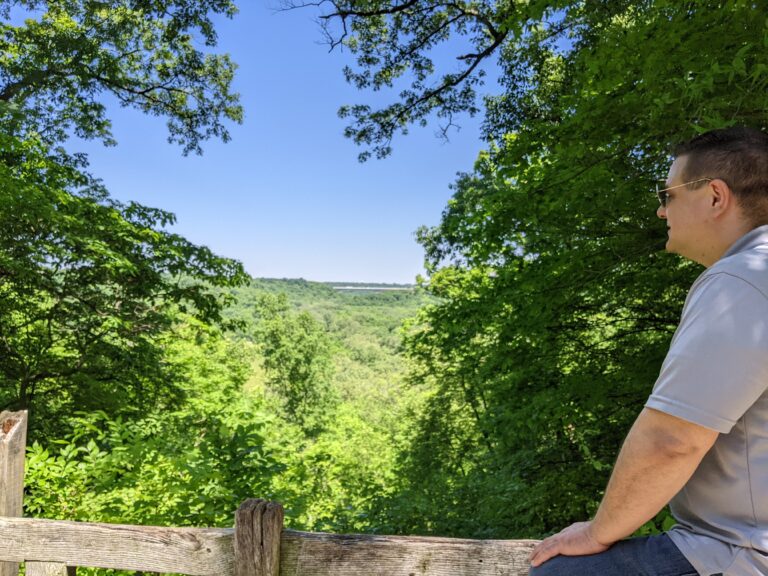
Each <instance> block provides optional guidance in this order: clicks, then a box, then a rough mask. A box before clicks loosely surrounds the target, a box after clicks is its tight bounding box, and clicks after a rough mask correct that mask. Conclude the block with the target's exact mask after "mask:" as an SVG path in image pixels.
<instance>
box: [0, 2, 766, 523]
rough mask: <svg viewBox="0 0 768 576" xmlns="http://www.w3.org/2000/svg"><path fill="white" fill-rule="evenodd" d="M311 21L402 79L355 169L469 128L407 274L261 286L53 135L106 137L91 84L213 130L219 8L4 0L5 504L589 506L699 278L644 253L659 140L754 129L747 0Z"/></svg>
mask: <svg viewBox="0 0 768 576" xmlns="http://www.w3.org/2000/svg"><path fill="white" fill-rule="evenodd" d="M287 7H289V8H299V7H300V6H297V5H296V4H292V5H290V6H287ZM19 8H21V9H24V10H26V11H29V12H30V13H32V14H33V15H34V18H29V19H27V20H25V21H23V22H19V21H18V19H17V20H13V21H12V19H11V18H10V16H9V15H10V14H11V11H12V10H13V9H19ZM301 8H302V9H304V10H308V11H312V10H315V11H316V14H319V15H320V21H321V23H322V24H323V25H324V26H325V28H324V31H325V34H326V39H327V40H328V42H329V43H330V45H331V47H332V48H338V47H343V48H344V49H346V50H348V51H349V53H350V54H351V55H352V56H353V57H354V58H355V62H356V65H355V66H351V67H349V68H347V69H346V71H345V74H346V77H347V79H348V80H349V82H350V83H352V84H353V85H354V86H355V87H357V88H359V89H361V90H363V91H365V90H376V91H379V90H381V91H382V93H385V94H390V95H392V99H393V103H392V104H391V105H389V106H385V107H382V108H380V109H375V108H374V107H372V106H371V105H369V104H365V103H363V104H352V105H344V106H342V108H341V109H340V110H339V114H340V116H341V117H342V118H344V119H347V120H348V121H349V122H350V124H349V125H348V127H347V129H346V135H347V136H348V137H350V138H351V139H352V140H354V141H355V142H356V143H358V144H359V145H360V146H362V152H361V153H360V159H361V160H363V161H366V160H370V161H373V160H371V159H378V160H376V161H383V162H386V157H387V156H388V155H389V154H392V153H393V150H394V153H396V149H397V142H398V139H399V138H401V137H406V136H405V134H406V133H407V132H408V129H409V127H412V126H419V125H430V126H437V127H438V131H442V132H443V133H444V134H450V130H451V129H452V127H453V126H455V124H456V123H457V122H459V121H460V118H461V117H462V115H465V114H482V117H483V119H484V121H483V138H484V141H485V143H486V149H485V151H484V152H482V153H481V154H480V155H479V156H478V158H477V159H476V162H475V164H474V168H473V170H471V171H469V172H467V173H462V174H459V175H458V176H457V179H456V181H455V182H454V183H453V191H452V192H453V196H452V198H451V200H450V201H449V203H448V205H447V206H446V207H445V209H444V211H443V213H442V217H441V219H440V222H439V224H437V225H436V226H433V227H429V228H426V227H425V228H422V229H420V230H419V231H418V234H417V236H418V241H419V242H420V244H421V245H422V247H423V249H424V253H425V261H426V270H425V274H424V277H423V278H420V280H419V283H418V286H417V287H416V288H414V289H413V290H411V291H405V292H396V291H392V292H378V293H363V292H350V293H346V292H345V293H341V292H339V291H336V290H335V289H334V287H332V286H328V285H323V284H317V283H311V282H305V281H299V280H288V281H277V280H258V279H252V278H250V277H249V276H248V275H247V274H246V273H245V271H244V270H243V267H242V265H240V264H239V263H238V262H236V261H234V260H231V259H229V258H227V257H226V255H224V256H220V255H216V254H213V253H212V252H211V251H210V250H209V249H208V248H206V247H204V246H199V245H196V244H193V243H191V242H189V241H188V240H186V239H185V238H183V237H181V236H179V235H177V234H174V233H173V232H171V231H169V229H170V228H169V226H170V225H171V224H173V222H174V216H173V214H171V213H169V212H166V211H164V210H159V209H154V208H150V207H147V206H143V205H141V204H137V203H120V202H118V201H116V200H114V199H113V198H112V197H111V196H110V194H109V191H108V190H106V189H105V187H104V185H103V184H102V182H101V181H100V180H99V179H98V175H93V174H90V173H89V171H88V164H87V158H85V157H84V156H83V155H81V154H78V153H77V152H76V151H74V150H69V149H68V148H67V140H68V137H69V136H70V135H72V134H76V135H77V136H78V137H80V138H84V139H92V140H96V141H102V142H104V143H105V144H114V141H113V137H112V134H111V131H110V127H111V125H110V121H109V114H108V112H109V110H108V107H107V106H106V105H105V104H104V103H103V102H102V100H100V97H102V96H103V95H104V94H108V95H110V97H111V98H114V99H116V100H117V101H118V102H119V103H120V104H121V105H123V106H127V107H132V108H135V109H137V110H139V111H141V112H143V113H145V114H148V115H152V116H158V117H160V118H162V119H163V120H165V121H166V122H167V123H168V129H169V132H168V134H169V140H170V141H171V143H174V144H177V145H179V146H180V147H181V149H182V152H183V153H196V152H198V151H200V150H201V148H202V147H203V146H204V144H205V142H206V140H208V139H210V138H216V139H220V140H223V141H227V140H229V138H230V134H229V132H228V128H227V127H228V126H229V125H231V124H232V123H237V122H241V121H242V120H243V110H242V108H241V106H240V103H239V100H238V96H237V94H236V93H234V92H233V91H232V89H231V82H232V79H233V77H234V75H235V65H234V63H233V62H232V61H231V60H230V59H229V57H228V56H227V55H225V54H218V53H216V52H215V50H214V49H215V46H216V42H217V36H216V31H215V26H214V23H213V18H214V16H216V17H236V16H235V14H236V11H237V9H236V3H235V2H232V1H229V0H154V1H152V2H149V1H143V0H105V1H100V2H94V1H90V0H66V1H65V0H47V1H44V0H23V1H22V0H0V16H2V17H3V18H4V20H3V23H2V35H1V36H0V128H1V131H0V222H1V223H2V225H0V408H2V409H29V411H30V417H31V430H30V441H31V442H30V448H29V453H28V460H27V494H26V495H25V498H26V500H25V505H26V512H27V513H28V514H30V515H35V516H41V517H56V518H63V519H78V520H86V519H87V520H94V521H99V520H101V521H110V522H132V523H142V524H168V525H180V526H183V525H198V526H203V525H207V526H228V525H231V523H232V513H233V511H234V509H235V508H236V507H237V505H238V503H239V502H240V501H241V500H243V499H244V498H246V497H251V496H259V497H263V498H270V499H275V500H279V501H281V502H283V503H284V504H285V506H286V517H287V525H288V526H290V527H293V528H306V529H312V530H329V531H334V532H347V531H352V532H379V533H399V534H439V535H446V536H465V537H489V538H513V537H540V536H542V535H545V534H548V533H551V532H552V531H554V530H558V529H560V528H562V527H563V526H565V525H567V524H569V523H570V522H573V521H578V520H584V519H586V518H588V517H590V516H591V515H592V514H593V513H594V511H595V509H596V507H597V505H598V503H599V501H600V497H601V491H602V490H603V489H604V487H605V484H606V481H607V478H608V475H609V473H610V470H611V467H612V466H613V462H614V458H615V456H616V454H617V451H618V449H619V446H620V444H621V441H622V439H623V438H624V436H625V435H626V433H627V431H628V429H629V426H630V425H631V423H632V422H633V420H634V418H635V417H636V415H637V414H638V412H639V411H640V409H641V408H642V406H643V403H644V401H645V398H646V397H647V395H648V393H649V391H650V389H651V387H652V385H653V382H654V380H655V378H656V376H657V374H658V370H659V366H660V365H661V361H662V359H663V357H664V354H665V352H666V349H667V346H668V344H669V340H670V338H671V336H672V333H673V331H674V328H675V325H676V323H677V321H678V318H679V314H680V310H681V308H682V305H683V300H684V297H685V293H686V290H687V289H688V287H689V286H690V284H691V282H692V281H693V279H694V278H695V277H696V276H697V274H699V273H700V271H701V270H700V269H699V268H697V266H696V265H693V264H691V263H687V262H684V261H682V260H681V259H679V258H678V257H676V256H674V255H671V254H667V253H665V252H664V250H663V248H664V233H665V227H664V224H663V222H661V221H659V220H658V219H657V217H656V215H655V209H656V205H657V203H656V198H655V197H654V194H653V192H652V190H653V189H654V185H655V183H656V182H657V181H658V180H659V179H661V178H663V177H664V175H665V172H666V169H667V167H668V164H669V160H670V157H669V145H670V144H671V143H674V142H676V141H680V140H684V139H687V138H690V137H692V136H693V135H695V134H697V133H701V132H703V131H706V130H709V129H712V128H718V127H725V126H732V125H749V126H754V127H758V128H762V129H765V128H766V126H768V7H767V6H766V5H765V3H761V2H747V1H741V0H729V1H722V2H715V1H703V2H677V1H674V2H673V1H666V0H647V1H641V2H637V1H624V0H617V1H610V2H604V1H599V0H582V1H575V0H563V1H559V2H543V1H539V0H531V1H529V2H506V1H500V0H479V1H475V0H473V1H467V2H465V1H459V2H455V1H450V2H442V1H440V0H437V1H430V2H426V1H422V0H408V1H403V2H399V1H390V0H366V1H365V2H362V1H360V0H325V1H321V2H319V3H309V4H308V5H307V6H303V7H301ZM318 11H319V12H318ZM436 50H437V51H441V50H442V51H444V52H450V53H451V55H452V60H451V62H453V63H454V64H455V66H453V67H451V68H449V69H448V68H446V69H444V68H441V66H440V62H439V61H437V60H433V55H434V51H436ZM489 59H495V60H494V61H495V63H496V65H497V69H498V78H496V80H497V82H498V83H497V85H495V86H492V87H491V88H490V89H489V90H491V91H492V92H493V93H490V94H486V93H483V92H482V90H481V87H482V86H483V82H484V78H485V77H486V76H484V74H485V72H484V65H485V64H487V62H488V61H489ZM456 66H458V68H456ZM339 280H344V279H343V278H340V279H339ZM668 521H669V517H668V515H667V514H666V512H662V513H661V514H659V516H658V517H657V518H656V519H655V520H653V521H651V522H649V523H648V524H647V525H646V526H645V527H644V528H643V530H644V531H646V532H647V531H655V530H659V529H661V528H663V527H664V526H665V525H666V523H668Z"/></svg>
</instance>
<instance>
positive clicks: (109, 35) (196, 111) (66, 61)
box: [0, 0, 242, 153]
mask: <svg viewBox="0 0 768 576" xmlns="http://www.w3.org/2000/svg"><path fill="white" fill-rule="evenodd" d="M235 12H236V7H235V4H234V2H233V1H232V0H0V18H2V19H3V21H2V22H0V125H1V126H2V128H3V130H5V131H9V132H12V133H14V134H16V135H20V136H23V135H25V134H27V133H30V132H31V133H35V134H38V135H39V136H40V137H42V138H43V139H44V140H45V141H47V142H49V143H54V142H61V141H63V140H65V139H66V138H67V136H68V135H69V134H70V133H74V134H76V135H78V136H80V137H82V138H87V139H91V138H95V139H101V140H102V141H104V142H105V143H113V139H112V134H111V131H110V121H109V118H108V116H107V112H106V107H105V104H104V101H105V96H106V95H111V96H112V97H114V98H115V99H116V100H117V101H118V102H119V103H120V104H121V105H123V106H129V107H133V108H136V109H138V110H140V111H142V112H144V113H147V114H151V115H154V116H161V117H164V118H165V119H166V120H167V123H168V130H169V136H168V138H169V141H171V142H175V143H178V144H180V145H181V146H182V147H183V150H184V152H185V153H188V152H192V151H193V152H197V153H200V152H201V150H202V148H201V143H202V142H203V141H204V140H206V139H208V138H211V137H217V138H221V139H222V140H224V141H227V140H228V139H229V132H228V130H227V126H226V122H227V121H234V122H240V121H241V119H242V108H241V106H240V104H239V97H238V95H237V94H235V93H233V92H232V91H231V86H230V85H231V82H232V78H233V74H234V70H235V64H234V63H233V62H232V61H231V60H230V58H229V57H228V56H227V55H221V54H213V53H210V52H204V51H203V50H201V49H200V48H199V46H200V45H201V44H202V45H204V46H205V47H206V48H208V49H210V48H213V47H215V46H216V41H217V37H216V31H215V29H214V25H213V21H212V17H213V16H214V15H218V14H221V15H224V16H227V17H231V16H232V15H234V14H235Z"/></svg>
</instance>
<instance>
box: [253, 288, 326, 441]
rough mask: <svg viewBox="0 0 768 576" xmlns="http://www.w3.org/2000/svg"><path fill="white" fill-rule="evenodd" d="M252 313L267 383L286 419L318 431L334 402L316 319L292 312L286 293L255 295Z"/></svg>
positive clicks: (324, 338)
mask: <svg viewBox="0 0 768 576" xmlns="http://www.w3.org/2000/svg"><path fill="white" fill-rule="evenodd" d="M254 316H255V317H256V318H255V319H256V324H255V329H254V332H255V334H254V335H255V338H256V341H257V342H259V343H260V345H261V352H262V356H263V366H264V368H265V369H266V372H267V375H268V384H269V388H270V389H271V390H272V391H274V392H275V393H276V394H277V395H278V396H279V397H280V399H281V401H282V402H281V403H282V409H283V410H284V411H285V414H286V416H287V418H288V419H289V420H291V421H293V422H295V423H297V424H299V425H300V426H301V427H302V428H304V429H305V430H306V431H307V432H309V433H313V432H317V431H318V430H319V429H320V428H322V426H323V424H324V422H325V421H326V420H327V417H328V415H329V412H330V411H331V410H332V407H333V404H334V394H333V389H332V388H331V374H332V366H331V351H330V346H329V341H328V339H327V337H326V336H325V334H324V333H323V331H322V328H321V326H320V324H319V323H318V322H317V320H315V319H314V318H313V317H312V315H310V314H309V313H308V312H298V313H297V312H292V311H291V310H290V308H289V306H288V299H287V297H286V296H285V294H279V295H277V296H273V295H271V294H264V295H262V296H260V297H259V298H258V299H257V301H256V302H255V305H254Z"/></svg>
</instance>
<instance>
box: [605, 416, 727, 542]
mask: <svg viewBox="0 0 768 576" xmlns="http://www.w3.org/2000/svg"><path fill="white" fill-rule="evenodd" d="M670 418H673V417H671V416H668V415H666V414H662V413H660V412H656V411H653V410H647V409H646V410H644V411H643V413H642V414H641V415H640V416H639V417H638V419H637V421H636V422H635V424H634V426H633V427H632V430H631V431H630V433H629V435H628V436H627V439H626V440H625V442H624V445H623V446H622V449H621V452H620V453H619V457H618V459H617V460H616V466H615V467H614V470H613V474H612V475H611V479H610V481H609V482H608V486H607V488H606V490H605V496H604V497H603V501H602V502H601V504H600V508H599V509H598V512H597V514H596V515H595V518H594V520H593V522H592V525H591V531H592V535H593V536H594V538H595V539H596V540H597V541H598V542H600V543H603V544H608V545H610V544H612V543H613V542H616V541H618V540H621V539H622V538H625V537H627V536H629V535H631V534H632V533H633V532H634V531H635V530H637V529H638V528H639V527H640V526H642V525H643V524H644V523H646V522H647V521H648V520H650V519H651V518H653V517H654V516H655V515H656V514H657V513H658V512H659V510H661V509H662V508H663V507H664V506H665V505H666V504H667V503H668V502H669V501H670V500H671V499H672V497H673V496H674V495H675V494H677V492H679V491H680V489H681V488H682V487H683V486H684V485H685V483H686V482H687V481H688V479H689V478H690V477H691V475H692V474H693V473H694V471H695V470H696V468H697V467H698V465H699V463H700V462H701V459H702V458H703V457H704V454H706V452H707V450H709V448H710V447H711V445H712V443H713V442H714V440H715V439H716V438H717V433H716V432H713V431H707V430H703V431H702V430H696V431H694V437H695V441H694V442H681V441H680V437H679V436H677V435H673V434H671V433H670V432H669V430H668V429H667V428H665V426H667V425H668V424H669V419H670ZM686 431H687V429H686ZM710 440H711V441H710Z"/></svg>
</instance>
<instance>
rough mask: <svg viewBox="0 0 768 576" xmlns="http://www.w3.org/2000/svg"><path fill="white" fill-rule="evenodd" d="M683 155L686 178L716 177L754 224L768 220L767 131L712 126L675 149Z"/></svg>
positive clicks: (678, 155)
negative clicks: (721, 181)
mask: <svg viewBox="0 0 768 576" xmlns="http://www.w3.org/2000/svg"><path fill="white" fill-rule="evenodd" d="M674 156H675V157H676V158H678V157H681V156H685V157H686V158H687V162H686V164H685V173H684V174H683V177H684V178H685V180H686V181H691V180H697V179H699V178H719V179H721V180H723V181H724V182H725V183H726V184H728V186H729V187H730V188H731V190H732V191H733V195H734V196H735V197H736V200H737V202H738V203H739V206H741V209H742V210H743V211H744V215H745V217H746V218H747V219H748V221H749V222H750V224H751V225H752V226H753V227H757V226H761V225H763V224H768V135H767V134H765V133H764V132H762V131H760V130H757V129H756V128H747V127H734V128H724V129H721V130H712V131H711V132H706V133H704V134H701V135H699V136H696V137H695V138H693V139H692V140H690V141H688V142H683V143H682V144H679V145H678V146H677V147H675V149H674Z"/></svg>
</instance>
